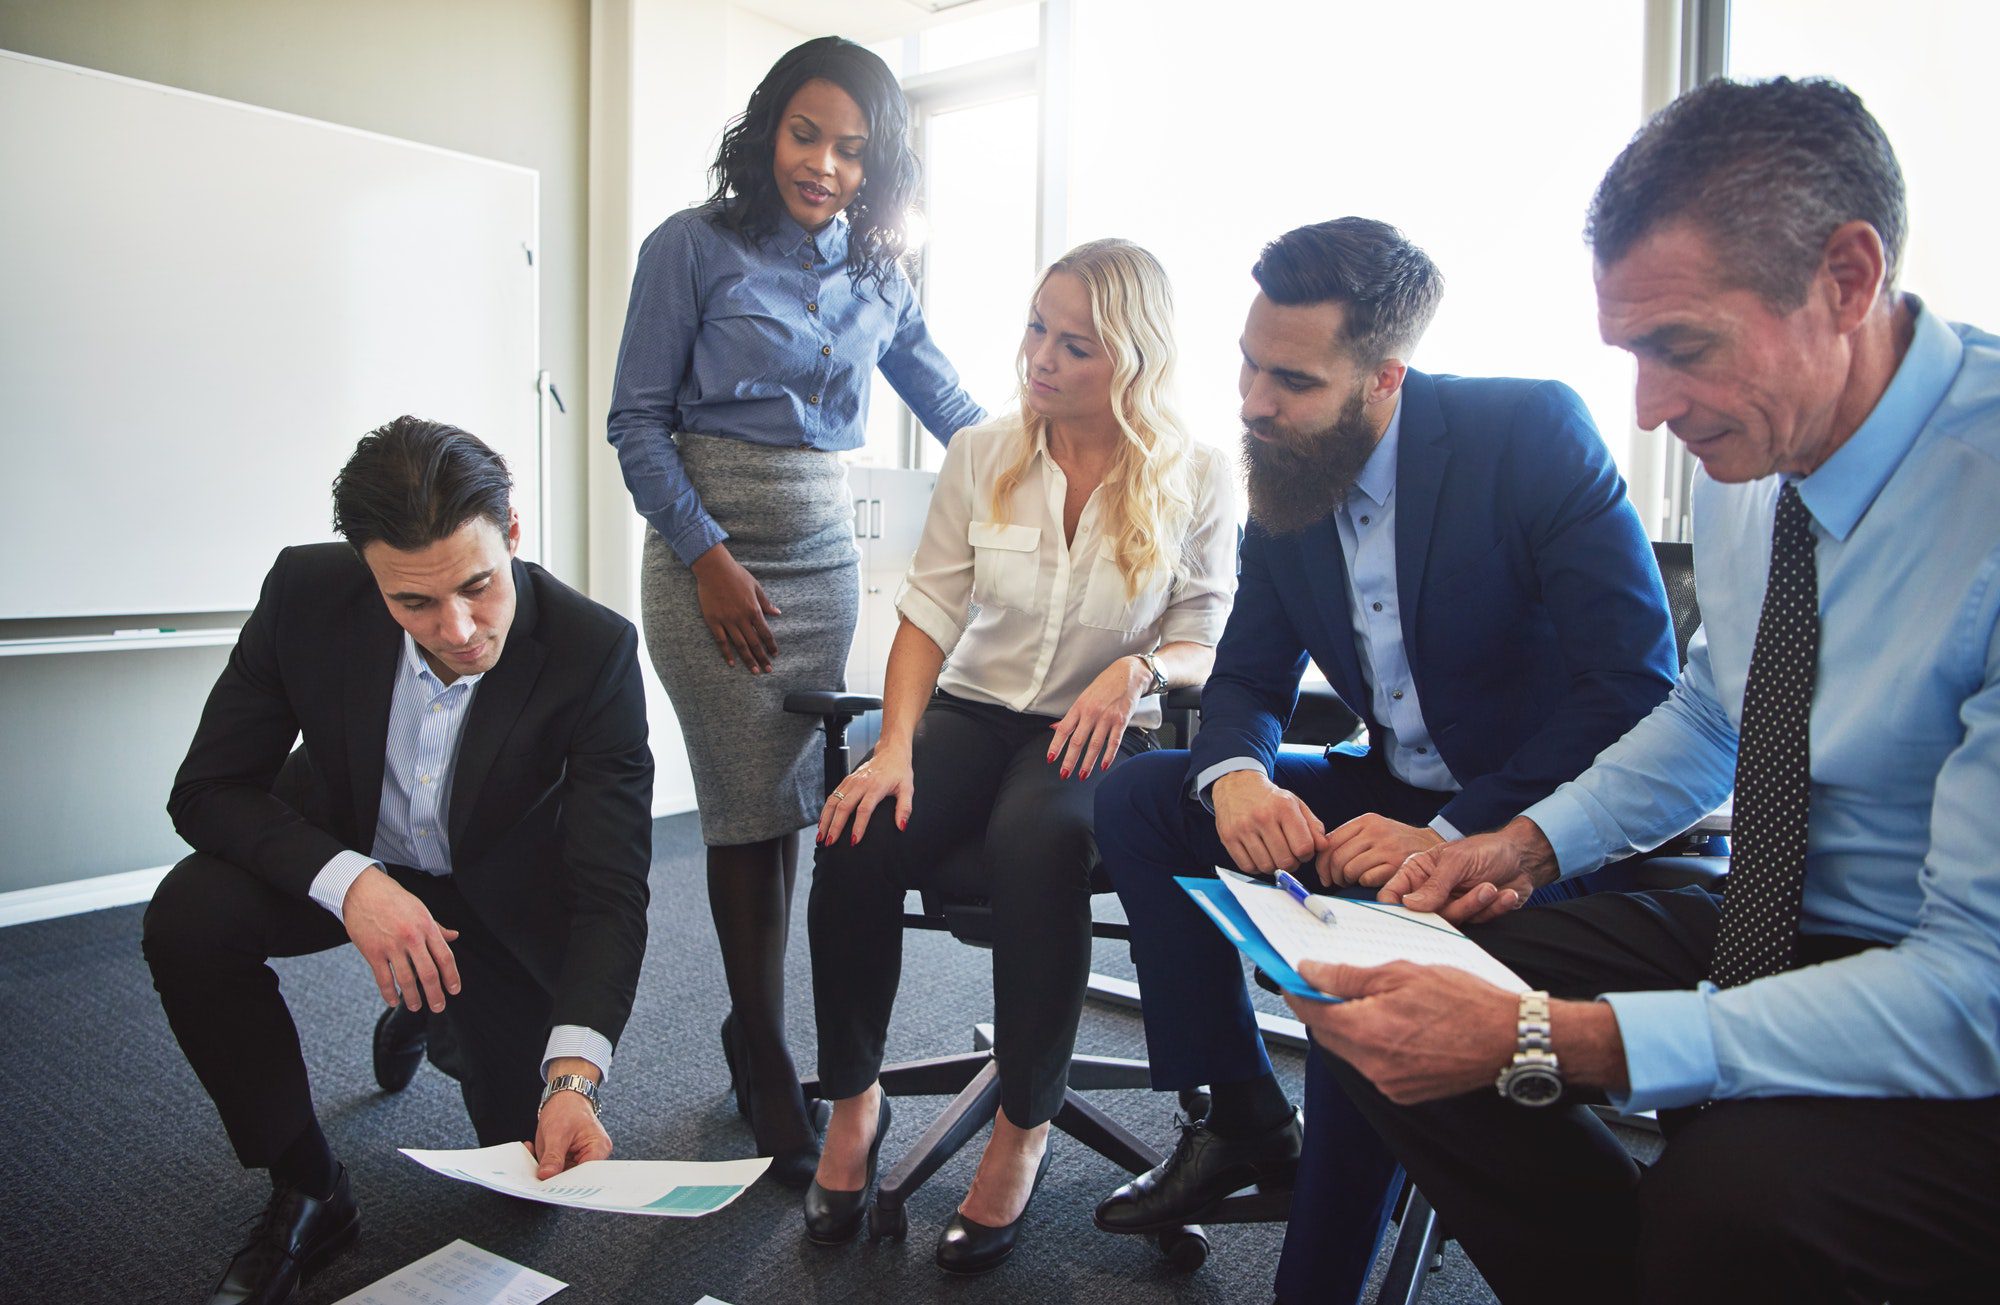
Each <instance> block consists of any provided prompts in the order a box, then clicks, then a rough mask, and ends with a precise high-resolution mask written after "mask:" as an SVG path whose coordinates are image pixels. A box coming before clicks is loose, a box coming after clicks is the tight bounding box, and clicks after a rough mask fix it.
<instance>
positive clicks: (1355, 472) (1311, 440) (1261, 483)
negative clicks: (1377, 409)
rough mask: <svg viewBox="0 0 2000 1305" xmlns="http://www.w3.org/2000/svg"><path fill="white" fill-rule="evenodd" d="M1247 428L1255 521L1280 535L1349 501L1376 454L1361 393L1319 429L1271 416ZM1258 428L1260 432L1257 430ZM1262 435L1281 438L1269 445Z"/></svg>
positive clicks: (1246, 449)
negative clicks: (1296, 427)
mask: <svg viewBox="0 0 2000 1305" xmlns="http://www.w3.org/2000/svg"><path fill="white" fill-rule="evenodd" d="M1247 426H1248V428H1247V429H1246V430H1245V431H1244V432H1243V471H1244V475H1245V478H1246V479H1247V481H1248V483H1249V489H1250V519H1251V520H1252V521H1255V522H1256V523H1257V524H1258V525H1260V526H1262V527H1263V528H1264V529H1266V530H1268V531H1270V532H1271V533H1272V534H1274V535H1295V534H1297V533H1298V532H1299V531H1301V530H1304V529H1305V528H1306V527H1307V526H1310V525H1311V524H1313V523H1314V522H1315V521H1318V520H1319V519H1320V518H1321V517H1324V516H1325V515H1326V514H1327V513H1329V512H1331V511H1333V510H1334V509H1335V508H1337V507H1339V506H1340V505H1341V504H1342V503H1345V502H1346V501H1347V493H1348V491H1349V490H1351V489H1353V488H1354V481H1355V479H1356V477H1358V476H1360V474H1361V468H1362V467H1364V466H1366V465H1367V464H1368V458H1369V455H1370V454H1372V453H1374V452H1375V442H1376V439H1377V435H1376V432H1375V429H1374V428H1373V427H1372V426H1370V425H1369V424H1368V418H1367V417H1366V416H1365V415H1364V414H1363V413H1362V404H1361V395H1360V394H1359V393H1356V394H1355V395H1354V396H1353V397H1352V398H1350V399H1349V400H1348V401H1347V405H1346V406H1345V407H1344V408H1342V409H1341V410H1340V415H1339V416H1338V417H1336V418H1334V419H1333V424H1332V425H1330V426H1325V427H1322V428H1321V429H1319V430H1315V431H1305V432H1301V433H1292V432H1287V431H1284V430H1282V429H1280V428H1279V427H1278V426H1277V425H1275V424H1274V423H1272V422H1271V421H1269V420H1268V419H1265V420H1259V421H1253V422H1250V423H1248V424H1247ZM1253 432H1254V433H1253ZM1258 435H1264V436H1271V437H1275V439H1276V442H1272V443H1267V442H1266V441H1265V440H1260V439H1258V438H1256V436H1258Z"/></svg>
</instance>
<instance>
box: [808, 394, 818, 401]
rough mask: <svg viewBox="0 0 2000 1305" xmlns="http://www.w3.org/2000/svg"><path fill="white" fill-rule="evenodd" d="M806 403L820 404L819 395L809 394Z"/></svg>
mask: <svg viewBox="0 0 2000 1305" xmlns="http://www.w3.org/2000/svg"><path fill="white" fill-rule="evenodd" d="M806 402H807V403H818V402H819V396H818V395H817V394H808V395H807V396H806Z"/></svg>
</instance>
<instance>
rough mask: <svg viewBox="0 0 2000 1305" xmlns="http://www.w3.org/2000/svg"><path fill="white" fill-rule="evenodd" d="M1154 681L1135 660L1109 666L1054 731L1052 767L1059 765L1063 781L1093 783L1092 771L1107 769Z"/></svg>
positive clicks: (1071, 707)
mask: <svg viewBox="0 0 2000 1305" xmlns="http://www.w3.org/2000/svg"><path fill="white" fill-rule="evenodd" d="M1135 667H1136V668H1137V669H1136V670H1135V669H1134V668H1135ZM1152 680H1153V673H1152V672H1151V671H1149V670H1147V669H1146V667H1145V664H1144V663H1142V662H1141V661H1140V660H1139V659H1138V658H1136V657H1120V658H1119V659H1118V660H1117V661H1115V662H1113V663H1111V665H1109V666H1107V667H1105V668H1104V669H1103V670H1102V671H1101V672H1099V673H1098V676H1097V678H1096V679H1094V680H1092V681H1091V682H1090V683H1089V684H1088V685H1087V686H1086V687H1085V688H1084V690H1083V692H1082V693H1079V694H1078V695H1077V696H1076V701H1075V702H1073V703H1071V704H1070V707H1069V710H1068V711H1067V712H1065V713H1064V714H1063V718H1062V719H1061V720H1059V721H1057V722H1056V723H1055V725H1054V726H1053V727H1052V728H1053V729H1054V731H1055V733H1054V735H1053V736H1052V737H1051V738H1050V739H1049V764H1050V765H1056V764H1057V763H1058V762H1060V764H1061V765H1062V777H1063V778H1064V779H1068V778H1069V777H1070V776H1071V775H1072V774H1074V775H1075V776H1076V777H1077V778H1078V779H1089V778H1090V774H1091V772H1092V771H1093V770H1108V769H1109V768H1110V766H1111V762H1112V760H1113V759H1114V758H1116V757H1117V756H1118V746H1119V744H1121V743H1123V742H1124V741H1125V727H1126V726H1127V725H1129V724H1131V722H1132V712H1133V711H1134V710H1135V709H1136V708H1137V707H1138V706H1139V699H1140V698H1141V697H1143V696H1144V695H1145V691H1146V687H1147V686H1148V685H1149V684H1151V683H1152Z"/></svg>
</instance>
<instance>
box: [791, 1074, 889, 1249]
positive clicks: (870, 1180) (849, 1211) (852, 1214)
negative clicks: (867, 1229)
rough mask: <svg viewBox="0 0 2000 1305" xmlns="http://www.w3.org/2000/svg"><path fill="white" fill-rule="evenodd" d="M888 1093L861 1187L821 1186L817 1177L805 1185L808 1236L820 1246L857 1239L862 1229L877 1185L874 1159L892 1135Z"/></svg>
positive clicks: (885, 1094)
mask: <svg viewBox="0 0 2000 1305" xmlns="http://www.w3.org/2000/svg"><path fill="white" fill-rule="evenodd" d="M890 1117H891V1111H890V1109H889V1094H888V1093H887V1092H884V1093H883V1094H882V1105H881V1108H880V1109H879V1110H877V1111H876V1112H875V1140H874V1141H873V1142H870V1143H869V1144H868V1172H867V1173H866V1174H865V1175H864V1176H863V1177H862V1179H861V1190H860V1191H856V1192H836V1191H832V1190H830V1189H828V1188H825V1187H821V1186H820V1185H819V1180H818V1179H816V1178H815V1179H811V1180H810V1181H809V1184H808V1186H807V1187H806V1199H805V1216H806V1240H807V1241H810V1242H814V1243H816V1244H818V1245H820V1246H839V1245H841V1244H842V1243H845V1242H851V1241H853V1240H854V1234H856V1233H858V1232H860V1231H861V1216H862V1215H864V1214H866V1213H867V1212H868V1194H869V1193H870V1192H872V1191H873V1190H874V1189H875V1162H876V1161H877V1160H878V1159H880V1158H881V1155H882V1139H883V1138H885V1137H887V1136H888V1135H889V1120H890Z"/></svg>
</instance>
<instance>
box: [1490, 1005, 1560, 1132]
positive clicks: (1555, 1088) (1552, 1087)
mask: <svg viewBox="0 0 2000 1305" xmlns="http://www.w3.org/2000/svg"><path fill="white" fill-rule="evenodd" d="M1493 1086H1494V1087H1495V1088H1497V1089H1498V1090H1499V1092H1500V1095H1501V1096H1503V1097H1505V1098H1507V1099H1508V1100H1509V1101H1511V1102H1513V1103H1514V1104H1515V1105H1517V1106H1546V1105H1551V1104H1553V1103H1554V1102H1555V1101H1556V1100H1557V1099H1558V1098H1559V1097H1561V1096H1562V1090H1563V1077H1562V1067H1561V1066H1559V1065H1557V1064H1556V1051H1555V1043H1554V1042H1553V1041H1552V1040H1551V1035H1550V1028H1549V994H1547V993H1546V992H1524V993H1522V994H1521V1013H1520V1018H1519V1022H1518V1023H1517V1024H1516V1025H1515V1026H1514V1059H1512V1060H1511V1061H1509V1062H1507V1064H1506V1066H1505V1067H1504V1068H1503V1069H1501V1071H1500V1077H1499V1079H1498V1080H1497V1081H1496V1082H1495V1083H1494V1084H1493Z"/></svg>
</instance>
